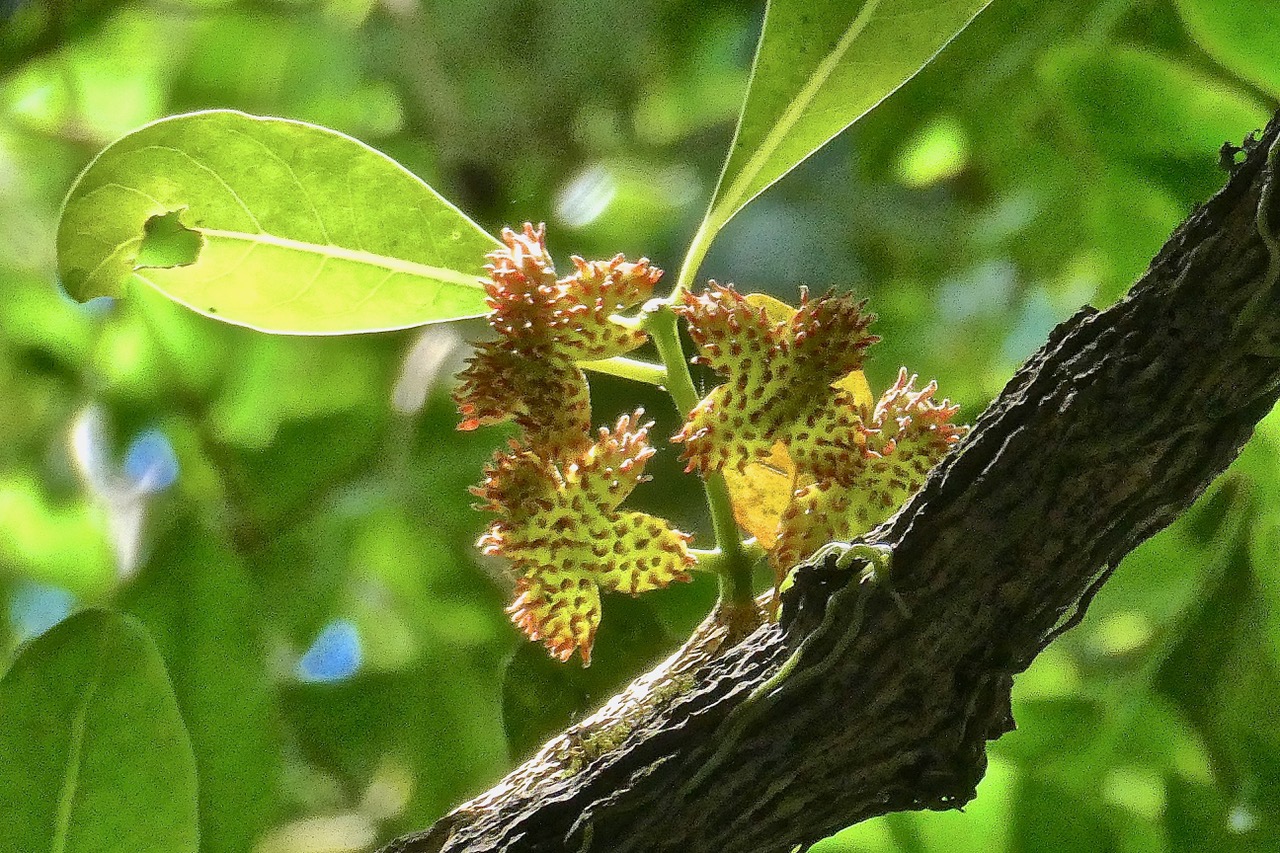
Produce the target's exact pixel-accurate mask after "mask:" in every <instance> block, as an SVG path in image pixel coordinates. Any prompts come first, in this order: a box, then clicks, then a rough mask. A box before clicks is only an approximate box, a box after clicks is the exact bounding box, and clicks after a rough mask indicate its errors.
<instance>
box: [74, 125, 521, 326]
mask: <svg viewBox="0 0 1280 853" xmlns="http://www.w3.org/2000/svg"><path fill="white" fill-rule="evenodd" d="M497 245H498V243H497V241H496V240H494V238H492V237H491V236H489V235H488V234H486V233H485V232H484V231H482V230H480V228H479V227H478V226H477V225H476V224H475V223H473V222H471V220H469V219H467V217H466V216H464V215H463V214H462V213H461V212H460V211H459V210H458V209H457V208H455V207H454V206H453V205H451V204H449V203H448V202H447V201H445V200H444V199H443V198H441V197H440V196H439V195H438V194H436V192H435V191H434V190H432V189H431V188H430V187H428V186H427V185H426V184H424V183H423V182H422V181H420V180H419V179H418V178H417V177H415V176H414V175H412V174H411V173H410V172H408V171H407V170H406V169H404V167H402V166H400V165H399V164H397V163H396V162H395V161H393V160H391V159H389V158H388V157H386V156H384V155H383V154H380V153H378V152H377V151H374V150H373V149H372V148H369V147H367V146H365V145H363V144H362V143H360V142H357V141H356V140H354V139H352V138H350V137H348V136H343V135H342V134H340V133H337V132H335V131H331V130H326V129H324V128H320V127H316V126H314V125H310V124H304V123H302V122H296V121H286V120H284V119H275V118H257V117H254V116H249V115H245V114H244V113H238V112H232V111H229V110H215V111H211V112H201V113H191V114H189V115H181V116H174V117H172V118H167V119H163V120H161V121H158V122H155V123H153V124H149V125H147V126H145V127H143V128H141V129H139V130H137V131H134V132H133V133H131V134H129V135H128V136H125V137H124V138H122V139H120V140H117V141H116V142H115V143H113V144H112V145H111V146H110V147H108V148H107V149H106V150H104V151H103V152H102V153H101V154H99V155H98V157H97V158H96V159H95V160H94V161H93V162H92V163H90V164H89V167H88V168H87V169H85V171H84V172H83V173H82V174H81V175H80V177H79V178H78V179H77V181H76V183H75V185H74V186H73V187H72V188H71V192H70V194H69V195H68V196H67V201H66V205H65V207H64V208H63V212H62V221H61V222H60V223H59V226H58V271H59V274H60V275H61V276H62V282H63V285H64V286H65V287H66V288H67V290H68V291H69V292H70V293H71V295H72V296H74V297H75V298H77V299H82V300H84V299H91V298H93V297H95V296H120V295H122V294H123V293H124V291H125V288H126V285H127V284H128V283H129V281H130V280H131V279H136V280H138V281H142V282H145V283H146V284H149V285H151V286H152V287H154V288H156V289H157V290H159V291H160V292H161V293H164V294H165V295H166V296H168V297H169V298H170V299H173V300H176V301H177V302H181V303H182V304H184V305H186V306H188V307H190V308H192V309H194V310H196V311H199V312H200V313H202V314H206V315H208V316H210V317H215V318H217V319H219V320H224V321H226V322H229V323H235V324H238V325H242V326H249V327H251V328H255V329H259V330H261V331H267V332H278V333H284V334H343V333H352V332H373V331H382V330H387V329H401V328H406V327H409V326H417V325H422V324H425V323H438V322H445V321H449V320H457V319H461V318H464V317H476V316H480V315H482V314H484V313H485V312H486V310H487V308H486V306H485V303H484V291H483V289H482V287H481V284H480V281H479V280H478V278H477V276H478V275H479V274H480V273H481V272H482V267H483V264H484V256H485V254H486V253H487V252H489V251H491V250H492V249H493V248H494V247H495V246H497Z"/></svg>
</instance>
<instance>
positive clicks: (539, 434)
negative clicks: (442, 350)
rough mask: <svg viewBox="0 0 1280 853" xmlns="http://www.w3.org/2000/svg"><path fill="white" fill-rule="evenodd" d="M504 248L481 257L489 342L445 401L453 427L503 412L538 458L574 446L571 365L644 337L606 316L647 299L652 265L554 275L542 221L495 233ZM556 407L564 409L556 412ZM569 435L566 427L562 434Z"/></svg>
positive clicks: (584, 415)
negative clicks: (455, 411) (450, 405)
mask: <svg viewBox="0 0 1280 853" xmlns="http://www.w3.org/2000/svg"><path fill="white" fill-rule="evenodd" d="M502 240H503V242H504V243H505V244H506V247H505V248H503V249H499V250H497V251H495V252H492V253H490V255H489V264H488V265H487V266H486V269H487V270H489V277H490V281H489V282H488V283H487V284H486V285H485V292H486V294H487V296H486V300H485V301H486V302H487V303H488V305H489V308H490V309H491V310H490V313H489V324H490V325H491V326H492V327H493V329H494V331H496V332H497V333H498V338H497V340H494V341H490V342H487V343H485V344H482V345H480V346H479V347H477V351H476V355H475V356H474V357H473V358H472V359H471V362H470V365H469V366H468V367H467V369H466V370H465V371H463V374H462V377H461V378H462V385H461V387H460V388H459V389H458V391H457V392H456V393H455V399H456V400H457V402H458V407H459V410H460V412H461V413H462V415H463V422H462V424H461V426H460V428H461V429H474V428H475V427H478V426H481V425H484V424H492V423H498V422H500V421H504V420H507V419H510V418H514V419H515V420H516V422H517V423H518V424H519V425H520V426H521V427H522V428H523V429H524V430H525V432H526V441H527V443H528V444H529V446H531V447H533V448H535V449H536V450H538V452H540V453H542V454H543V455H544V456H558V455H560V454H559V452H558V450H559V449H561V448H563V447H571V448H573V449H575V450H576V449H580V448H581V447H583V446H585V445H586V444H587V443H589V439H588V438H587V437H586V432H587V429H586V427H585V426H584V425H589V424H590V421H591V412H590V406H589V404H588V402H587V393H586V379H585V377H583V376H582V373H581V371H579V370H578V368H577V367H576V363H577V362H580V361H593V360H596V359H603V358H610V357H612V356H615V355H621V354H622V353H625V352H629V351H631V350H633V349H635V348H636V347H638V346H640V345H641V344H642V343H644V341H645V340H646V335H645V333H644V332H642V331H640V330H638V329H629V328H626V327H625V326H623V325H620V324H618V323H616V322H614V321H613V320H612V319H611V317H612V315H614V314H617V313H618V312H620V311H623V310H626V309H627V308H629V307H631V306H633V305H635V304H637V303H639V302H642V301H644V300H646V299H648V298H649V297H650V296H651V295H652V293H653V287H654V285H655V284H656V283H657V281H658V279H659V278H661V276H662V271H661V270H659V269H658V268H656V267H654V266H652V265H651V264H650V263H649V262H648V261H647V260H644V259H641V260H640V261H637V262H635V263H629V262H627V261H626V260H625V259H624V258H623V257H622V256H621V255H618V256H617V257H615V258H613V259H612V260H610V261H584V260H582V259H581V258H577V257H575V258H574V259H573V264H574V269H575V271H574V273H573V274H572V275H570V276H567V277H565V278H560V279H557V278H556V273H555V267H554V265H553V264H552V261H551V256H550V255H549V254H548V253H547V247H546V227H545V226H544V225H539V226H538V227H536V228H535V227H534V226H533V225H531V224H529V223H525V225H524V229H523V230H522V231H521V232H519V233H517V232H515V231H512V230H511V229H509V228H508V229H504V230H503V232H502ZM561 408H568V409H571V411H569V412H566V413H558V412H559V410H560V409H561ZM571 433H576V434H575V435H571Z"/></svg>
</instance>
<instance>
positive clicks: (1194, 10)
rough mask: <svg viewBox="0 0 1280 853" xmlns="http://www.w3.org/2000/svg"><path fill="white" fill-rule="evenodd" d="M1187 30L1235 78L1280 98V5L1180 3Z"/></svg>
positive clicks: (1217, 0)
mask: <svg viewBox="0 0 1280 853" xmlns="http://www.w3.org/2000/svg"><path fill="white" fill-rule="evenodd" d="M1176 5H1177V7H1178V11H1179V12H1180V13H1181V14H1182V20H1183V21H1184V22H1185V23H1186V25H1187V29H1188V30H1190V31H1191V35H1192V36H1193V37H1194V38H1195V40H1196V41H1197V42H1199V43H1200V46H1201V47H1203V48H1204V49H1205V52H1207V53H1208V54H1209V55H1211V56H1212V57H1213V58H1214V59H1216V60H1218V61H1219V62H1221V63H1222V64H1223V65H1224V66H1226V67H1227V69H1228V70H1230V71H1231V72H1232V73H1233V74H1235V75H1236V76H1238V77H1240V78H1241V79H1243V80H1248V81H1249V82H1250V83H1254V84H1255V85H1257V86H1260V87H1262V88H1263V89H1266V90H1267V92H1269V93H1270V94H1271V95H1273V96H1275V97H1280V53H1278V52H1277V51H1276V33H1278V32H1280V5H1277V4H1276V2H1275V0H1232V2H1231V3H1223V2H1221V0H1176Z"/></svg>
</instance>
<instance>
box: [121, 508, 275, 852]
mask: <svg viewBox="0 0 1280 853" xmlns="http://www.w3.org/2000/svg"><path fill="white" fill-rule="evenodd" d="M256 593H257V590H256V589H255V588H254V587H253V585H252V583H251V582H250V579H249V578H248V576H247V575H246V572H245V569H244V566H243V565H242V564H241V563H240V561H239V559H238V558H237V556H236V554H235V553H234V552H233V551H232V550H231V549H230V548H229V547H227V545H226V544H225V543H223V542H222V541H220V539H219V537H218V536H217V535H215V534H214V533H212V532H211V531H209V530H207V529H205V528H204V527H203V526H201V525H200V524H199V523H198V522H196V521H194V520H193V519H190V518H183V519H181V520H179V521H178V522H177V523H176V524H175V525H174V526H173V527H172V528H171V529H170V530H169V531H168V532H167V533H166V535H165V536H164V537H163V538H162V539H161V540H160V541H159V542H158V543H157V544H156V548H155V551H154V552H153V553H152V554H151V557H150V559H149V560H148V564H147V567H146V568H145V569H144V570H143V572H142V573H141V575H140V576H139V577H138V578H137V579H136V580H135V581H134V583H132V584H131V585H130V586H129V587H128V588H127V590H126V591H125V593H124V596H123V600H122V602H121V606H122V607H125V608H126V609H127V610H128V611H129V612H130V613H131V614H133V615H135V616H137V617H138V618H139V619H141V620H142V621H143V623H144V624H145V625H146V626H147V628H148V629H149V630H150V632H151V635H152V636H153V637H155V640H156V645H157V647H158V648H159V649H160V652H161V654H162V655H163V656H164V659H165V661H166V662H167V663H168V664H169V672H170V673H171V674H172V679H173V691H174V695H175V697H176V698H177V701H178V705H179V708H180V709H181V711H182V716H183V719H185V720H186V721H187V724H188V728H189V731H190V733H191V747H192V750H193V751H194V753H195V756H196V760H197V769H198V771H199V789H200V790H199V796H200V799H199V802H200V827H201V832H200V838H201V845H200V850H201V853H241V851H245V850H252V849H253V845H254V842H255V841H256V840H257V839H258V838H259V837H260V836H261V835H262V834H263V833H264V832H265V831H266V830H267V829H268V827H269V825H270V822H271V821H272V820H274V819H276V818H277V817H278V816H279V813H280V811H281V807H280V799H281V795H282V793H283V791H284V789H283V788H282V787H281V785H280V784H279V776H280V767H281V764H282V763H283V752H284V749H283V746H282V745H281V743H280V732H279V725H278V721H277V720H276V719H275V716H274V713H273V707H272V698H273V697H272V694H271V690H270V687H269V685H268V681H267V674H266V652H265V651H264V648H263V646H264V639H263V636H264V633H265V625H264V617H265V614H264V609H263V607H262V603H261V601H260V600H259V599H258V598H257V595H256Z"/></svg>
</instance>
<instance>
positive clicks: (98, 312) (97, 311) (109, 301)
mask: <svg viewBox="0 0 1280 853" xmlns="http://www.w3.org/2000/svg"><path fill="white" fill-rule="evenodd" d="M4 2H5V0H0V4H3V3H4ZM54 283H55V284H56V285H57V290H58V295H59V296H61V297H62V299H63V301H64V302H66V303H67V304H68V305H70V306H72V307H73V308H75V309H76V310H77V311H80V312H82V313H84V314H88V315H89V316H91V317H101V316H102V315H103V314H106V313H107V312H108V311H110V310H111V309H112V308H114V307H115V304H116V299H115V297H114V296H95V297H93V298H92V299H90V300H88V301H86V302H81V301H80V300H78V299H75V298H74V297H72V295H71V294H70V293H67V289H66V288H65V287H63V286H62V279H61V278H59V277H56V276H55V277H54Z"/></svg>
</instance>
